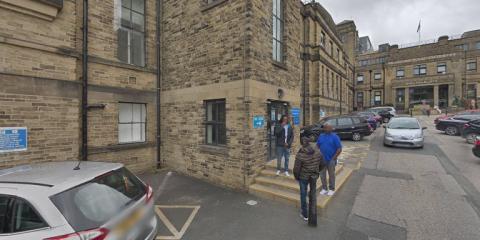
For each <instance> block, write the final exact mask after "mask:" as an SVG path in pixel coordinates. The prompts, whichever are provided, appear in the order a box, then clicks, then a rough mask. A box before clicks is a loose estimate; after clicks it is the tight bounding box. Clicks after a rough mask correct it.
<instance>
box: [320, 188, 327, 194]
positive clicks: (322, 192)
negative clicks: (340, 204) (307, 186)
mask: <svg viewBox="0 0 480 240" xmlns="http://www.w3.org/2000/svg"><path fill="white" fill-rule="evenodd" d="M327 193H328V191H327V190H325V189H322V191H320V194H321V195H327Z"/></svg>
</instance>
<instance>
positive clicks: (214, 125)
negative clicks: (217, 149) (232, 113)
mask: <svg viewBox="0 0 480 240" xmlns="http://www.w3.org/2000/svg"><path fill="white" fill-rule="evenodd" d="M203 104H204V108H205V118H204V125H205V138H204V139H205V140H204V143H205V145H209V146H226V145H227V101H226V99H224V98H222V99H209V100H204V102H203ZM208 104H213V105H214V106H215V105H218V104H223V105H224V113H223V114H224V116H223V119H224V120H225V121H224V122H220V121H218V116H219V115H218V114H219V113H218V111H217V116H215V117H216V119H217V120H211V121H209V120H208ZM217 109H218V107H217ZM212 119H215V118H214V116H212ZM210 125H211V126H212V129H213V128H215V129H216V131H215V133H216V136H215V141H213V140H212V143H209V142H208V126H210ZM222 125H223V127H224V129H225V138H224V139H225V143H220V141H219V136H220V135H219V131H218V129H219V128H218V127H219V126H222Z"/></svg>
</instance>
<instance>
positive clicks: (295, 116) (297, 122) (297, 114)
mask: <svg viewBox="0 0 480 240" xmlns="http://www.w3.org/2000/svg"><path fill="white" fill-rule="evenodd" d="M292 118H293V125H300V108H292Z"/></svg>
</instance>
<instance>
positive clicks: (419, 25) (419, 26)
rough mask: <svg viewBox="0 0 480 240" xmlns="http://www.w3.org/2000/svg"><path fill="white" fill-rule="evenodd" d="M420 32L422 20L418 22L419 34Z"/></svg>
mask: <svg viewBox="0 0 480 240" xmlns="http://www.w3.org/2000/svg"><path fill="white" fill-rule="evenodd" d="M420 30H422V20H420V21H419V22H418V27H417V33H418V32H420Z"/></svg>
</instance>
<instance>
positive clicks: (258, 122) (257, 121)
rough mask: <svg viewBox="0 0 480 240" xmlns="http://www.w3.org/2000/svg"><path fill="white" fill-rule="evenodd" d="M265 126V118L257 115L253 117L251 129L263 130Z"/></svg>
mask: <svg viewBox="0 0 480 240" xmlns="http://www.w3.org/2000/svg"><path fill="white" fill-rule="evenodd" d="M264 124H265V118H264V117H263V116H262V115H257V116H254V117H253V128H255V129H258V128H263V125H264Z"/></svg>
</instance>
